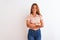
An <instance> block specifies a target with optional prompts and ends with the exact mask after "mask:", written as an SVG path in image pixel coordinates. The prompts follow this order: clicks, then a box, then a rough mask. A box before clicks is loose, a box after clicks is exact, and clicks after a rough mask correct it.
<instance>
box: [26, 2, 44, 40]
mask: <svg viewBox="0 0 60 40" xmlns="http://www.w3.org/2000/svg"><path fill="white" fill-rule="evenodd" d="M26 25H27V27H28V28H29V31H28V40H41V30H40V28H41V27H43V26H44V24H43V18H42V15H41V14H40V12H39V7H38V5H37V4H36V3H33V4H32V6H31V12H30V15H29V16H28V17H27V19H26Z"/></svg>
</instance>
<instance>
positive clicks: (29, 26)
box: [26, 20, 44, 29]
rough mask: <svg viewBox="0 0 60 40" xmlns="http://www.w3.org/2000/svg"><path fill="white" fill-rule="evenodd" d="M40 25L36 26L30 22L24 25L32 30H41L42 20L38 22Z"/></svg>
mask: <svg viewBox="0 0 60 40" xmlns="http://www.w3.org/2000/svg"><path fill="white" fill-rule="evenodd" d="M39 24H40V25H36V24H35V23H31V22H30V21H28V20H26V25H27V27H28V28H31V29H34V28H41V27H43V26H44V23H43V20H40V23H39Z"/></svg>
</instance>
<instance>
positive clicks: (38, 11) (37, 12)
mask: <svg viewBox="0 0 60 40" xmlns="http://www.w3.org/2000/svg"><path fill="white" fill-rule="evenodd" d="M34 5H36V8H37V9H36V10H37V11H36V14H38V15H41V14H40V10H39V7H38V5H37V4H36V3H33V4H32V6H31V10H30V14H33V11H32V9H33V6H34Z"/></svg>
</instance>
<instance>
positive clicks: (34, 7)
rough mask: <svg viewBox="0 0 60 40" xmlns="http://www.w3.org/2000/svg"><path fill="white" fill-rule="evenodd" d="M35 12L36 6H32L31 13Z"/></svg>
mask: <svg viewBox="0 0 60 40" xmlns="http://www.w3.org/2000/svg"><path fill="white" fill-rule="evenodd" d="M36 11H37V7H36V5H34V6H33V7H32V12H33V13H35V14H36Z"/></svg>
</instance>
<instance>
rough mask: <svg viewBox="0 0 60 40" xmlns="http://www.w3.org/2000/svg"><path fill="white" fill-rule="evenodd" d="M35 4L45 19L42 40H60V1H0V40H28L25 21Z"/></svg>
mask: <svg viewBox="0 0 60 40" xmlns="http://www.w3.org/2000/svg"><path fill="white" fill-rule="evenodd" d="M33 3H37V4H38V5H39V8H40V11H41V14H42V15H43V18H44V28H41V33H42V40H60V31H59V30H60V25H59V24H60V1H59V0H0V40H27V32H28V29H27V27H26V25H25V19H26V17H27V15H28V14H29V13H30V7H31V5H32V4H33Z"/></svg>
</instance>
